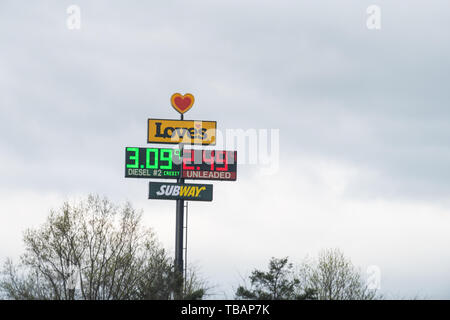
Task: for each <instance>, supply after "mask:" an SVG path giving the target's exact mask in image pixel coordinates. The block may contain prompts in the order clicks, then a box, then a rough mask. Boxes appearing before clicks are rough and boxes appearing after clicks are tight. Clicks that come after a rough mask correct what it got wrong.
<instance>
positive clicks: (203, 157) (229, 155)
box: [182, 149, 237, 181]
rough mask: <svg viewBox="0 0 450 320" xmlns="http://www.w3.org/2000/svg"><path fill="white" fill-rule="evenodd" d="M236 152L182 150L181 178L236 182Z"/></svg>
mask: <svg viewBox="0 0 450 320" xmlns="http://www.w3.org/2000/svg"><path fill="white" fill-rule="evenodd" d="M236 167H237V152H236V151H222V150H194V149H192V150H184V152H183V165H182V177H183V178H185V179H194V180H196V179H199V180H229V181H235V180H236Z"/></svg>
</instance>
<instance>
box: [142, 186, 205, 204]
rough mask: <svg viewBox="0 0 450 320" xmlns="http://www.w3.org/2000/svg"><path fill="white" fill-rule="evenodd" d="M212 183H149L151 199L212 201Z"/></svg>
mask: <svg viewBox="0 0 450 320" xmlns="http://www.w3.org/2000/svg"><path fill="white" fill-rule="evenodd" d="M212 191H213V186H212V184H181V183H164V182H150V183H149V194H148V198H149V199H165V200H190V201H212Z"/></svg>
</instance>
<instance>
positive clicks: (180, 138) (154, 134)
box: [147, 119, 217, 145]
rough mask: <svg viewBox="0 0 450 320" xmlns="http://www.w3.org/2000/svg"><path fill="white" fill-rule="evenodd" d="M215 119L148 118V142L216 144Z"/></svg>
mask: <svg viewBox="0 0 450 320" xmlns="http://www.w3.org/2000/svg"><path fill="white" fill-rule="evenodd" d="M216 126H217V124H216V122H215V121H195V120H194V121H186V120H165V119H148V134H147V142H148V143H169V144H179V143H185V144H202V145H215V144H216Z"/></svg>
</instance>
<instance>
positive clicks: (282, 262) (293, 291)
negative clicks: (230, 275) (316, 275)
mask: <svg viewBox="0 0 450 320" xmlns="http://www.w3.org/2000/svg"><path fill="white" fill-rule="evenodd" d="M250 285H251V286H250V288H247V287H245V286H239V287H238V289H237V290H236V298H237V299H251V300H306V299H315V292H314V290H310V289H307V290H305V291H304V292H303V293H301V294H299V293H297V288H298V286H299V285H300V280H299V279H298V278H296V277H295V276H294V272H293V265H292V263H289V262H288V258H287V257H286V258H282V259H276V258H272V259H271V260H270V262H269V271H267V272H264V271H260V270H254V271H253V272H252V274H251V276H250Z"/></svg>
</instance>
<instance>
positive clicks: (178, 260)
mask: <svg viewBox="0 0 450 320" xmlns="http://www.w3.org/2000/svg"><path fill="white" fill-rule="evenodd" d="M180 120H183V114H181V119H180ZM179 150H180V155H182V154H183V143H180V149H179ZM180 170H183V168H182V167H181V169H180ZM182 176H183V175H182V174H181V171H180V177H179V178H178V180H177V182H178V183H180V184H183V183H184V179H183V178H182ZM176 212H177V213H176V226H175V268H176V270H177V271H178V272H179V274H180V275H182V274H183V239H184V238H183V227H184V200H182V199H178V200H177V202H176Z"/></svg>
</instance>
